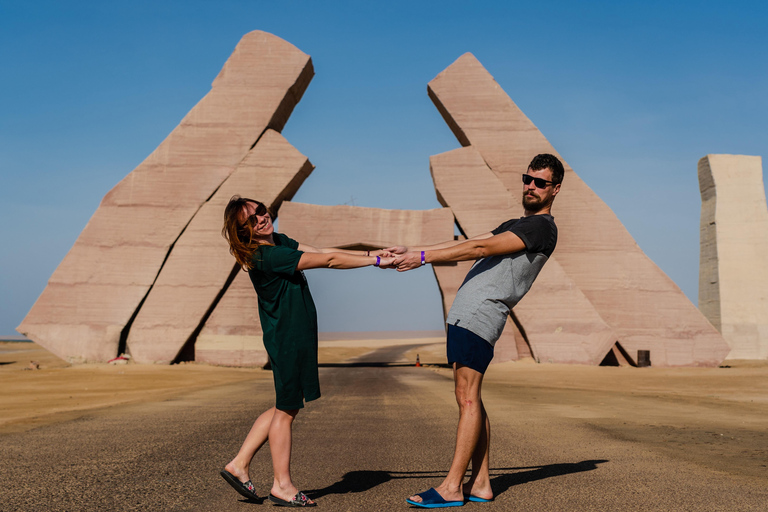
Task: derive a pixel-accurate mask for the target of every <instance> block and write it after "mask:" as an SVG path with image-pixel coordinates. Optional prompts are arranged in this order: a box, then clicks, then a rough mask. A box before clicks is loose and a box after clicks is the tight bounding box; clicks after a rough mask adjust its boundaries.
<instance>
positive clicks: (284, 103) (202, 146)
mask: <svg viewBox="0 0 768 512" xmlns="http://www.w3.org/2000/svg"><path fill="white" fill-rule="evenodd" d="M312 75H313V69H312V62H311V60H310V58H309V56H308V55H306V54H304V53H303V52H301V51H299V50H298V49H297V48H296V47H294V46H293V45H291V44H289V43H287V42H286V41H283V40H282V39H280V38H278V37H275V36H273V35H271V34H267V33H265V32H258V31H257V32H251V33H249V34H246V35H245V36H244V37H243V38H242V39H241V41H240V42H239V43H238V45H237V47H236V48H235V50H234V52H233V53H232V55H231V56H230V58H229V59H228V60H227V62H226V63H225V65H224V67H223V69H222V70H221V72H220V73H219V75H218V76H217V77H216V79H215V80H214V82H213V85H212V88H211V91H210V92H209V93H208V94H207V95H206V96H205V97H204V98H203V99H201V100H200V102H199V103H198V104H197V105H195V107H194V108H193V109H192V110H191V111H190V112H189V113H188V114H187V115H186V116H185V117H184V119H182V121H181V123H180V124H179V126H177V127H176V128H175V129H174V130H173V131H172V132H171V133H170V134H169V135H168V137H167V138H166V139H165V140H164V141H163V142H162V143H161V144H160V145H159V146H158V147H157V149H155V151H153V152H152V154H150V155H149V156H148V157H147V158H146V160H144V161H143V162H142V163H141V164H140V165H139V166H138V167H137V168H136V169H135V170H133V171H132V172H131V173H130V174H128V176H126V177H125V178H124V179H123V180H122V181H120V183H118V184H117V185H116V186H115V187H114V188H113V189H112V190H111V191H110V192H109V193H108V194H107V195H106V196H105V197H104V199H103V200H102V202H101V205H100V206H99V208H98V209H97V210H96V212H95V213H94V215H93V217H92V218H91V220H90V221H89V223H88V226H86V228H85V230H84V231H83V233H82V235H81V237H80V238H78V240H77V241H76V242H75V245H74V247H73V249H72V251H70V255H68V256H67V258H66V259H65V262H64V263H62V265H60V267H59V268H58V269H57V270H56V271H55V272H54V274H53V276H52V277H51V279H50V281H49V285H48V286H47V287H46V288H45V290H43V293H42V294H41V296H40V297H39V298H38V300H37V302H36V303H35V305H34V306H33V307H32V309H31V310H30V312H29V313H28V314H27V317H26V318H25V319H24V320H23V322H22V323H21V325H20V326H19V327H18V331H19V332H21V333H23V334H25V335H26V336H28V337H29V338H31V339H32V340H34V341H35V342H37V343H39V344H40V345H42V346H43V347H45V348H46V349H48V350H50V351H51V352H53V353H54V354H56V355H58V356H60V357H62V358H64V359H70V360H78V361H105V360H107V359H110V358H112V357H115V356H116V355H117V352H118V348H119V346H120V340H121V339H123V337H124V336H125V328H126V326H128V325H129V324H130V322H131V319H132V317H133V316H134V314H135V312H136V311H137V309H138V308H139V307H140V304H141V301H142V300H143V298H144V297H145V296H146V293H147V292H148V291H149V288H150V287H151V286H152V283H153V282H154V281H155V278H156V277H157V276H158V272H159V271H160V269H161V267H162V266H163V263H164V261H165V259H166V257H167V256H168V254H169V251H170V250H171V249H172V247H173V244H174V243H175V242H176V240H177V238H178V237H179V235H180V233H182V231H184V229H185V227H186V226H187V224H188V223H189V222H190V220H191V219H192V218H193V217H194V216H195V214H196V213H197V212H198V210H199V209H200V207H201V205H202V204H203V203H204V202H205V201H206V200H207V199H208V198H209V197H210V196H211V194H213V192H214V191H215V190H216V189H217V188H218V187H219V186H220V185H221V184H222V182H223V181H224V180H225V179H226V178H227V177H228V176H229V175H230V174H231V173H232V172H233V171H234V169H235V168H236V167H237V166H238V164H240V162H241V161H242V160H243V158H245V156H246V155H247V154H248V152H249V150H250V149H251V147H252V146H253V144H254V142H255V141H256V140H258V139H259V137H260V136H261V134H262V133H264V131H265V130H266V129H267V128H272V129H274V130H281V129H282V127H283V125H284V124H285V121H286V119H287V117H288V115H289V114H290V113H291V111H292V110H293V107H294V106H295V105H296V103H297V102H298V101H299V99H300V98H301V96H302V94H303V92H304V90H305V89H306V87H307V85H308V83H309V81H310V80H311V78H312ZM134 248H138V249H136V250H134ZM137 251H138V253H140V257H138V258H137V257H136V256H137ZM83 255H85V256H83ZM81 256H82V257H81ZM62 286H64V287H68V288H66V290H67V293H66V294H63V293H62V292H63V290H62V289H59V288H61V287H62ZM63 295H66V297H65V301H64V302H62V301H61V299H62V296H63ZM73 303H74V304H77V307H74V308H73V307H71V304H73ZM65 311H66V313H67V314H66V316H67V319H66V321H64V322H63V323H62V322H60V321H58V320H55V319H57V318H61V317H63V316H65V313H64V312H65ZM116 333H117V334H116Z"/></svg>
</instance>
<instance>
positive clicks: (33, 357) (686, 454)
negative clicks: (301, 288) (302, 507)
mask: <svg viewBox="0 0 768 512" xmlns="http://www.w3.org/2000/svg"><path fill="white" fill-rule="evenodd" d="M389 344H399V345H414V347H412V348H408V350H406V351H405V352H404V353H403V354H404V355H403V356H402V357H401V358H399V360H398V361H386V362H389V363H400V364H404V363H414V362H415V360H416V355H417V354H418V355H419V358H420V361H421V363H422V364H423V365H424V366H425V371H435V372H438V373H441V374H444V375H445V376H446V377H447V378H449V377H450V370H449V369H446V368H442V367H439V366H437V365H438V364H439V363H444V361H445V356H444V346H443V343H442V340H441V339H440V338H428V339H421V338H405V339H398V340H386V339H384V340H336V341H334V340H329V341H322V342H321V343H320V363H321V365H323V364H340V363H345V362H349V361H352V360H353V359H354V358H356V357H359V356H361V355H363V354H366V353H369V352H371V351H373V350H375V349H376V348H381V347H383V346H387V345H389ZM416 345H418V346H416ZM30 361H36V362H37V364H38V365H39V369H36V370H28V369H26V368H28V367H29V364H30ZM271 378H272V374H271V372H269V371H265V370H263V369H259V368H226V367H216V366H209V365H205V364H197V363H187V364H180V365H174V366H155V365H137V364H133V363H129V364H123V365H109V364H87V365H69V364H67V363H65V362H64V361H62V360H60V359H58V358H57V357H55V356H53V355H52V354H50V353H49V352H47V351H46V350H44V349H43V348H41V347H39V346H38V345H36V344H34V343H0V410H2V411H3V414H2V417H1V418H0V434H2V433H7V432H18V431H26V430H29V429H32V428H35V427H38V426H41V425H45V424H50V423H56V422H62V421H68V420H72V419H75V418H78V417H80V416H82V415H84V414H86V413H88V414H97V413H98V411H100V410H106V409H107V408H112V407H119V406H121V405H123V404H133V403H139V402H159V401H163V400H167V399H169V398H171V397H174V396H178V395H182V394H185V393H189V392H191V391H195V390H200V389H205V388H212V387H216V386H222V385H226V384H230V383H235V382H240V381H245V380H253V379H271ZM484 389H487V390H489V391H490V390H493V391H494V392H509V393H516V399H517V400H518V401H520V400H522V401H523V402H525V403H527V404H530V405H531V406H532V407H531V409H530V410H531V411H534V412H536V411H538V412H542V411H546V412H549V413H556V414H557V416H560V417H570V418H578V419H580V420H581V421H583V423H584V424H585V425H589V426H590V427H592V428H596V429H599V430H602V431H604V432H609V433H610V434H611V435H612V436H615V437H617V438H621V439H625V440H630V441H635V442H637V443H643V444H648V445H653V446H654V448H658V449H659V450H662V451H669V452H674V453H675V454H676V456H682V457H683V458H687V459H690V460H691V461H693V462H696V463H700V464H704V465H707V466H711V467H713V468H716V469H717V468H718V467H723V468H725V467H727V468H728V470H729V472H730V471H733V472H736V473H739V474H744V475H746V476H752V477H758V478H768V468H767V467H766V464H767V463H768V432H766V428H765V427H766V426H768V362H767V361H726V363H724V365H723V367H720V368H630V367H594V366H566V365H553V364H536V363H534V362H533V361H531V360H528V361H522V362H509V363H502V364H494V365H492V366H491V367H490V369H489V371H488V373H487V375H486V377H485V384H484ZM521 390H524V392H523V391H521ZM534 406H535V407H534ZM688 446H696V450H690V449H687V447H688Z"/></svg>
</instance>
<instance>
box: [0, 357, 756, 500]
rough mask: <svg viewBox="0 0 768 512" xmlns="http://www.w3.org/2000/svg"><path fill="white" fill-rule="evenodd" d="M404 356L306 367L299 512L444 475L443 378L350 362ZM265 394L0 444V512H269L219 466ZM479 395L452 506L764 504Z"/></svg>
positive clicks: (49, 430) (143, 408)
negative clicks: (478, 456)
mask: <svg viewBox="0 0 768 512" xmlns="http://www.w3.org/2000/svg"><path fill="white" fill-rule="evenodd" d="M410 348H412V347H409V346H398V347H392V348H387V349H382V350H380V351H377V352H376V353H373V354H370V355H369V356H367V357H366V358H363V359H362V360H360V361H359V363H361V364H358V365H355V366H339V367H325V368H321V376H320V378H321V386H322V391H323V397H322V398H321V399H320V400H318V401H316V402H313V403H310V404H308V407H307V408H306V409H305V410H304V411H302V412H301V413H300V414H299V415H298V418H297V421H296V423H295V424H294V452H293V465H292V468H293V479H294V482H295V483H296V484H297V485H298V486H299V487H300V488H301V489H302V490H303V491H305V492H306V493H307V494H308V495H309V496H310V497H312V498H313V499H315V500H316V501H317V502H318V507H317V508H315V510H328V511H379V510H383V511H386V510H408V509H411V507H410V506H409V505H408V504H407V503H406V502H405V498H406V497H407V496H409V495H410V494H413V493H415V492H421V491H423V490H426V489H428V488H429V487H432V486H434V485H437V484H438V483H439V482H440V481H441V480H442V477H443V476H444V475H445V472H446V470H447V469H448V466H449V463H450V457H451V454H452V450H453V444H454V435H455V425H456V419H457V409H456V404H455V401H454V398H453V387H452V382H451V380H450V377H449V376H448V375H447V374H446V373H445V372H442V373H439V372H435V371H433V370H431V369H429V368H414V367H403V366H401V365H392V366H376V365H373V364H371V365H366V363H375V362H381V361H397V360H398V358H399V354H400V353H402V352H405V351H407V350H409V349H410ZM272 401H273V391H272V384H271V381H263V382H254V383H245V384H236V385H228V386H222V387H218V388H213V389H207V390H204V391H198V392H194V393H189V394H187V395H185V396H183V397H180V398H177V399H173V400H168V401H164V402H159V403H149V404H139V405H131V406H122V407H114V408H111V409H105V410H102V411H98V412H94V413H91V414H89V415H87V416H85V417H82V418H80V419H78V420H75V421H69V422H65V423H59V424H55V425H49V426H45V427H41V428H37V429H35V430H31V431H28V432H24V433H18V434H6V435H2V436H0V510H2V511H37V510H45V511H59V510H61V511H79V510H88V511H91V510H152V511H154V510H158V511H160V510H162V511H165V510H194V511H223V510H226V511H230V510H232V511H240V510H242V511H246V510H250V511H253V510H259V509H262V510H263V509H265V508H268V509H270V510H271V509H272V505H271V504H270V503H269V502H263V501H262V500H260V501H259V502H256V501H249V500H246V499H244V498H242V497H240V495H239V494H237V493H236V492H235V491H234V490H232V489H231V488H230V487H229V486H228V485H227V484H226V482H225V481H224V480H223V479H222V478H221V477H220V476H219V471H220V470H221V469H222V468H223V466H224V464H226V463H227V462H228V461H229V459H230V458H231V457H232V456H233V455H234V454H235V453H236V451H237V449H238V448H239V446H240V443H241V442H242V439H243V437H244V436H245V434H246V433H247V431H248V429H249V428H250V425H251V424H252V422H253V420H254V419H255V417H256V416H257V415H258V414H259V413H260V412H262V411H263V410H265V409H267V408H268V407H270V406H271V404H272ZM484 401H485V403H486V407H487V409H488V410H489V414H490V415H491V422H492V440H491V443H492V457H491V468H492V471H491V474H492V486H493V489H494V492H495V493H496V500H495V501H494V502H492V503H485V504H480V503H468V504H467V505H465V507H464V509H465V510H476V511H494V510H496V511H500V510H521V511H523V510H525V511H544V510H546V511H603V510H605V511H635V510H637V511H678V510H680V511H721V510H722V511H747V510H750V511H751V510H755V511H758V510H759V511H765V510H768V481H766V480H765V479H760V478H754V477H748V476H744V475H737V474H730V473H727V472H721V471H718V470H717V469H713V468H711V467H709V466H708V467H704V466H700V465H695V464H693V463H691V462H686V461H685V460H682V458H675V457H674V456H672V455H669V454H663V453H661V452H658V451H654V450H652V449H651V448H650V447H648V446H645V445H643V444H641V443H636V442H631V441H627V440H623V439H621V438H620V436H616V435H615V433H612V432H609V431H602V430H599V429H595V428H594V427H590V426H589V425H588V424H587V423H585V422H583V421H580V420H579V419H578V418H564V417H561V416H559V415H557V414H556V413H555V412H553V411H552V409H551V408H536V407H531V406H530V404H523V403H521V402H517V401H516V399H515V392H514V390H510V389H508V388H504V387H502V386H492V385H488V386H486V387H485V388H484ZM251 478H252V480H253V482H254V483H255V485H256V491H257V493H258V494H259V495H260V496H263V495H265V494H266V493H268V491H269V488H270V485H271V478H272V477H271V461H270V457H269V450H268V448H267V447H265V448H264V449H263V450H262V451H261V452H260V453H258V454H257V455H256V458H255V459H254V462H253V464H252V466H251Z"/></svg>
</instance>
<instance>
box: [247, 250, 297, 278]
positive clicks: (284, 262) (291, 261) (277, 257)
mask: <svg viewBox="0 0 768 512" xmlns="http://www.w3.org/2000/svg"><path fill="white" fill-rule="evenodd" d="M302 254H303V253H302V252H301V251H297V250H296V249H292V248H290V247H286V246H282V245H275V246H266V247H261V248H260V249H259V251H257V253H256V255H255V258H256V259H257V260H259V261H258V264H257V268H258V269H259V270H261V271H263V272H272V273H275V274H286V275H293V273H294V272H296V266H297V265H298V264H299V260H300V259H301V255H302Z"/></svg>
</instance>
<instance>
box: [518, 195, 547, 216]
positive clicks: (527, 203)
mask: <svg viewBox="0 0 768 512" xmlns="http://www.w3.org/2000/svg"><path fill="white" fill-rule="evenodd" d="M545 206H546V204H545V202H544V200H543V199H542V198H541V197H538V196H535V195H532V194H528V193H527V192H524V193H523V208H525V209H526V210H529V211H532V212H537V211H539V210H541V209H542V208H544V207H545Z"/></svg>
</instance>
